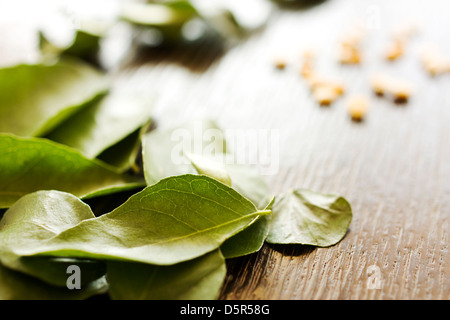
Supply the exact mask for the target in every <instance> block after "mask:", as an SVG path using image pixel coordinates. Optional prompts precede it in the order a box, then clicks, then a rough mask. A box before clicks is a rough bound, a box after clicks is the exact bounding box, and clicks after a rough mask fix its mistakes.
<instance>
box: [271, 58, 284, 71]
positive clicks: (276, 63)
mask: <svg viewBox="0 0 450 320" xmlns="http://www.w3.org/2000/svg"><path fill="white" fill-rule="evenodd" d="M273 64H274V66H275V68H277V69H279V70H283V69H286V67H287V60H286V59H285V58H283V57H276V58H275V59H274V61H273Z"/></svg>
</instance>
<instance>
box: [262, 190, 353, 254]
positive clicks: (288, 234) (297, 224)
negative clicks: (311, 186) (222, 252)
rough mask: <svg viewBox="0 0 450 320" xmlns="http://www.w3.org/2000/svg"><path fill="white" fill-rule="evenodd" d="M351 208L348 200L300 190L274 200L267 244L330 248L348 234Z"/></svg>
mask: <svg viewBox="0 0 450 320" xmlns="http://www.w3.org/2000/svg"><path fill="white" fill-rule="evenodd" d="M351 220H352V209H351V206H350V204H349V203H348V202H347V200H346V199H344V198H343V197H340V196H336V195H329V194H321V193H317V192H313V191H308V190H303V189H297V190H292V191H290V192H287V193H285V194H282V195H279V196H276V197H275V202H274V203H273V207H272V216H271V221H270V227H269V234H268V235H267V238H266V241H267V242H268V243H278V244H305V245H313V246H319V247H327V246H331V245H334V244H336V243H338V242H339V241H340V240H341V239H342V238H343V237H344V236H345V234H346V233H347V230H348V228H349V226H350V222H351Z"/></svg>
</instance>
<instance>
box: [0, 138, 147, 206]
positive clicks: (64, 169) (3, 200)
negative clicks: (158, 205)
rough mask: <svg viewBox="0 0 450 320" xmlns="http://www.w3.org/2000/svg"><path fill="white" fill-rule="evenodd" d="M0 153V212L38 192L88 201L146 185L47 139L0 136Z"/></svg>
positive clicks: (137, 179)
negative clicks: (69, 195) (51, 191)
mask: <svg viewBox="0 0 450 320" xmlns="http://www.w3.org/2000/svg"><path fill="white" fill-rule="evenodd" d="M0 150H2V157H0V177H2V179H1V180H0V207H1V208H5V207H9V206H11V205H12V204H13V203H14V202H15V201H17V200H18V199H19V198H20V197H22V196H24V195H25V194H28V193H31V192H34V191H37V190H60V191H66V192H69V193H72V194H74V195H76V196H77V197H81V198H88V197H94V196H99V195H104V194H109V193H114V192H119V191H123V190H130V189H134V188H138V187H142V186H143V185H144V183H143V181H141V180H140V179H139V178H136V177H133V176H127V175H124V174H120V173H118V172H116V171H115V169H114V168H112V167H110V166H108V165H106V164H105V163H103V162H100V161H98V160H90V159H87V158H86V157H84V156H83V155H82V154H81V153H79V152H78V151H76V150H73V149H71V148H69V147H66V146H64V145H61V144H58V143H55V142H52V141H49V140H47V139H42V138H22V137H16V136H13V135H10V134H0Z"/></svg>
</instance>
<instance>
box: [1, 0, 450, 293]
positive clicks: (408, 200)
mask: <svg viewBox="0 0 450 320" xmlns="http://www.w3.org/2000/svg"><path fill="white" fill-rule="evenodd" d="M3 5H5V1H3ZM449 10H450V5H449V4H448V3H447V2H446V1H427V2H425V1H395V3H393V1H387V0H383V1H381V0H380V1H370V0H361V1H352V0H333V1H324V2H323V3H320V4H318V5H314V6H304V7H302V6H300V7H295V8H294V7H276V6H275V9H274V12H273V14H272V15H271V17H270V19H269V21H268V23H267V26H266V27H265V28H263V29H262V30H260V31H257V32H255V33H254V34H252V35H251V36H249V37H248V38H247V39H245V40H244V41H242V42H241V43H238V44H236V45H234V46H233V47H231V48H227V49H225V50H223V48H221V47H219V46H216V45H211V44H202V45H199V46H192V47H187V48H186V47H181V48H177V49H170V50H146V51H145V52H141V53H140V55H139V56H137V57H135V58H136V59H134V60H133V62H130V63H127V64H126V65H124V66H123V67H121V68H120V69H119V70H116V71H114V72H115V73H114V75H115V76H116V79H117V81H122V82H123V83H127V84H129V85H131V86H133V87H135V88H137V89H140V90H143V91H145V92H150V93H155V94H156V96H157V100H156V105H155V119H156V120H157V121H158V123H159V124H162V125H167V124H171V123H172V122H178V121H181V120H184V119H186V118H197V117H208V118H212V119H215V120H217V121H218V123H219V124H220V125H221V127H222V128H224V129H226V130H238V129H242V130H244V131H247V132H249V131H252V130H253V132H264V133H268V134H269V135H271V137H275V138H276V139H278V140H276V141H279V143H278V144H276V145H273V146H272V147H271V148H272V149H271V151H272V158H271V159H272V161H275V162H276V164H277V165H276V171H275V172H271V173H270V174H267V175H265V176H264V177H265V178H266V179H267V182H268V183H269V185H270V188H271V191H272V192H273V193H279V192H283V191H286V190H288V189H290V188H307V189H311V190H315V191H320V192H325V193H337V194H339V195H342V196H345V197H346V198H347V199H348V200H349V201H350V203H351V205H352V208H353V213H354V217H353V221H352V223H351V226H350V230H349V232H348V234H347V235H346V236H345V238H344V239H343V240H342V241H341V242H340V243H338V244H337V245H335V246H332V247H328V248H316V247H310V246H300V245H298V246H295V245H292V246H291V245H289V246H281V245H264V247H263V248H262V249H261V251H260V252H258V253H255V254H252V255H249V256H246V257H242V258H236V259H231V260H229V261H228V275H227V277H226V281H225V285H224V287H223V289H222V291H221V295H220V298H221V299H242V300H245V299H277V300H278V299H283V300H292V299H306V300H315V299H337V300H341V299H342V300H358V299H401V300H403V299H433V300H437V299H449V298H450V287H449V284H450V281H449V277H450V270H449V255H448V244H449V239H448V236H449V234H448V220H449V215H450V90H449V88H450V77H449V75H448V74H445V75H442V76H438V77H434V78H433V77H430V76H429V75H428V74H427V73H426V71H425V70H424V69H423V67H422V65H421V64H420V61H419V56H418V49H419V48H420V46H421V45H422V44H423V43H426V42H431V43H434V44H436V45H438V47H439V48H440V49H442V50H443V52H445V53H446V54H448V55H449V56H450V42H449V41H448V39H450V28H449V27H450V24H449V23H450V22H449V20H448V12H449ZM358 20H359V21H362V24H363V26H364V27H365V29H366V31H367V33H366V35H365V36H364V39H363V44H362V63H361V64H360V65H357V66H348V65H340V64H339V63H337V61H336V55H337V52H338V51H337V48H338V44H339V43H338V42H339V36H340V35H342V33H343V32H345V30H347V28H350V27H352V23H353V22H355V21H358ZM409 20H413V21H417V22H418V23H419V24H418V26H419V32H418V34H417V35H415V36H414V37H413V38H412V39H411V40H410V41H409V42H408V44H407V48H406V52H405V56H404V57H402V58H401V59H400V60H399V61H395V62H386V61H385V60H384V59H383V56H382V52H383V49H384V48H385V46H386V44H387V43H388V41H389V40H390V39H391V36H392V31H393V30H394V28H395V27H396V26H397V25H398V24H401V23H403V22H405V21H409ZM17 29H20V28H17ZM0 31H1V32H2V37H3V35H5V34H6V31H5V29H2V30H0ZM17 32H18V31H17ZM4 39H5V38H4ZM6 39H8V37H6ZM9 39H10V40H11V41H10V42H9V43H8V42H6V40H5V41H3V45H2V46H1V48H2V51H3V52H2V58H3V61H10V60H11V58H14V59H15V58H18V57H20V56H21V55H22V56H23V57H25V58H27V57H29V56H28V55H27V54H25V52H26V50H25V49H24V46H26V45H25V43H26V41H25V39H26V38H21V39H22V40H18V38H13V37H9ZM311 45H312V46H313V47H314V48H316V53H317V60H316V64H315V68H316V70H318V71H319V72H321V73H323V74H325V75H329V76H332V77H336V78H337V79H340V80H342V81H344V82H345V84H346V92H345V94H344V96H343V97H342V98H340V99H339V100H338V101H336V102H335V103H334V104H332V105H331V106H329V107H320V106H318V105H317V103H315V101H314V100H313V99H312V97H311V93H310V91H309V89H308V87H307V86H306V84H305V81H304V79H302V78H301V76H300V74H299V66H300V62H301V53H302V51H303V50H304V49H306V48H307V47H309V46H311ZM14 50H15V51H14ZM277 52H280V53H281V54H286V55H288V59H289V60H288V65H287V67H286V69H285V70H277V69H276V68H274V66H273V63H272V59H273V55H274V54H275V53H277ZM8 59H9V60H8ZM378 71H382V72H386V73H387V74H391V75H392V76H397V77H400V78H404V79H407V80H408V81H410V82H411V83H412V84H413V85H414V88H415V90H414V92H413V95H412V97H411V99H410V101H409V102H408V103H406V104H401V105H399V104H395V103H393V102H392V101H391V100H389V99H387V98H380V97H376V96H375V95H373V93H372V92H371V88H370V84H369V77H370V75H371V74H373V73H374V72H378ZM356 93H362V94H365V95H367V96H368V97H369V98H370V110H369V112H368V114H367V118H366V119H365V121H363V122H361V123H356V122H353V121H351V119H350V118H349V116H348V114H347V110H346V105H345V101H346V99H347V98H348V97H349V96H350V95H352V94H356ZM257 143H258V146H259V147H262V146H264V144H265V143H267V141H266V140H264V139H262V138H261V139H258V140H257Z"/></svg>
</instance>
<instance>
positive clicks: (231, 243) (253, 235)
mask: <svg viewBox="0 0 450 320" xmlns="http://www.w3.org/2000/svg"><path fill="white" fill-rule="evenodd" d="M273 201H274V200H273V199H272V201H271V202H270V203H269V204H268V205H267V206H266V208H265V210H272V204H273ZM269 217H270V216H261V217H259V219H258V220H257V221H255V222H254V223H253V224H251V225H250V226H249V227H247V228H245V229H244V230H242V231H241V232H239V233H238V234H236V235H235V236H233V237H231V238H230V239H228V240H226V241H225V242H224V243H223V244H222V246H221V247H220V250H221V251H222V254H223V255H224V257H225V258H226V259H230V258H237V257H241V256H245V255H248V254H252V253H255V252H258V251H259V250H260V249H261V248H262V246H263V244H264V242H265V240H266V237H267V234H268V233H269V222H268V220H269Z"/></svg>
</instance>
